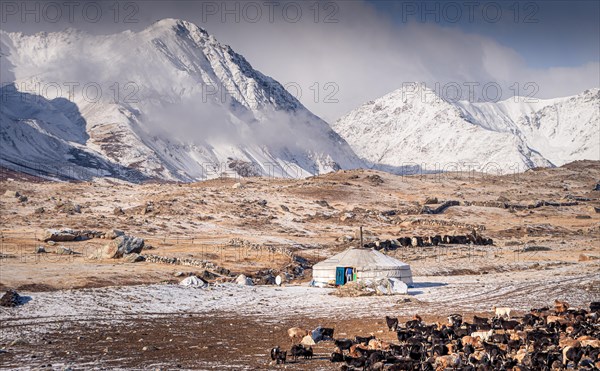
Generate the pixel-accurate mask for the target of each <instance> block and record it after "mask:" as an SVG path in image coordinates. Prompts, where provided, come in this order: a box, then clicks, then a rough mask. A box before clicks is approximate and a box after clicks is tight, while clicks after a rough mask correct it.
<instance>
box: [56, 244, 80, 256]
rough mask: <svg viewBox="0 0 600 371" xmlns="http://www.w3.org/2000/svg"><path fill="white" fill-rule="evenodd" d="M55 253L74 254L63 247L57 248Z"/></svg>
mask: <svg viewBox="0 0 600 371" xmlns="http://www.w3.org/2000/svg"><path fill="white" fill-rule="evenodd" d="M55 253H56V254H58V255H75V254H76V252H75V251H73V250H72V249H69V248H68V247H64V246H59V247H57V248H56V251H55Z"/></svg>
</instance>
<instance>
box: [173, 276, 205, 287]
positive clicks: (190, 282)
mask: <svg viewBox="0 0 600 371" xmlns="http://www.w3.org/2000/svg"><path fill="white" fill-rule="evenodd" d="M179 284H180V285H181V286H186V287H204V286H206V285H207V283H206V282H205V281H204V280H203V279H202V278H199V277H196V276H189V277H186V278H185V279H184V280H182V281H181V282H179Z"/></svg>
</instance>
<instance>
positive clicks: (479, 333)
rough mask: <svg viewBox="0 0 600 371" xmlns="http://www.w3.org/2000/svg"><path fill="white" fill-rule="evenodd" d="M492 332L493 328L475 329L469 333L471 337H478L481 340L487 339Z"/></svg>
mask: <svg viewBox="0 0 600 371" xmlns="http://www.w3.org/2000/svg"><path fill="white" fill-rule="evenodd" d="M493 334H494V330H490V331H475V332H472V333H471V337H474V338H475V337H478V338H480V339H481V340H483V341H488V340H489V339H490V337H491V336H492V335H493Z"/></svg>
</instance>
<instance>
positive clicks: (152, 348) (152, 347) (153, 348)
mask: <svg viewBox="0 0 600 371" xmlns="http://www.w3.org/2000/svg"><path fill="white" fill-rule="evenodd" d="M142 350H143V351H144V352H148V351H153V350H158V348H157V347H155V346H154V345H146V346H145V347H143V348H142Z"/></svg>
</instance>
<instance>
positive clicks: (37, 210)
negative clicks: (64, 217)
mask: <svg viewBox="0 0 600 371" xmlns="http://www.w3.org/2000/svg"><path fill="white" fill-rule="evenodd" d="M45 212H46V209H44V208H43V207H38V208H37V209H35V211H34V213H35V214H43V213H45Z"/></svg>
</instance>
